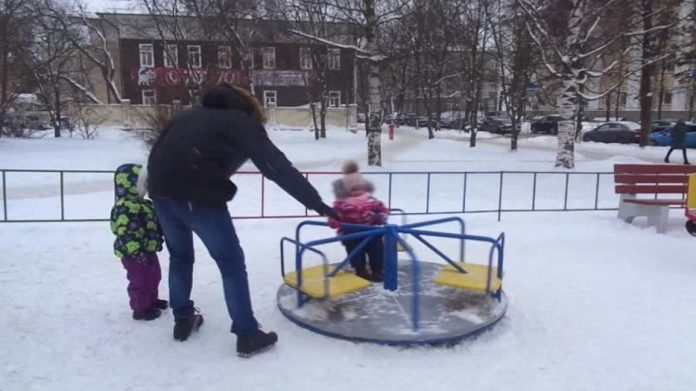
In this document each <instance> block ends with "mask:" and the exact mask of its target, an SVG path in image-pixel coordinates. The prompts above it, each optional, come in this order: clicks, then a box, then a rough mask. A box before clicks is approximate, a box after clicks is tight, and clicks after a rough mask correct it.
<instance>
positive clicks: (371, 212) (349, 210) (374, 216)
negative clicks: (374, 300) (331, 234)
mask: <svg viewBox="0 0 696 391" xmlns="http://www.w3.org/2000/svg"><path fill="white" fill-rule="evenodd" d="M343 173H344V176H343V178H341V179H338V180H336V181H334V183H333V188H334V194H335V195H336V201H335V202H334V204H333V208H334V210H335V211H336V213H337V214H338V216H339V217H340V221H336V220H334V219H330V220H329V225H330V226H331V227H332V228H338V234H339V235H343V234H347V233H349V232H344V230H343V229H341V228H340V224H341V223H346V224H364V225H382V224H384V223H385V222H386V220H387V216H388V215H389V210H388V209H387V207H386V206H384V203H382V201H380V200H378V199H377V198H375V197H374V196H373V195H372V192H373V191H374V186H373V185H372V183H370V182H368V181H366V180H365V179H364V178H363V176H362V175H361V174H360V171H359V168H358V165H357V163H355V162H354V161H348V162H346V163H345V164H344V165H343ZM363 240H364V238H360V239H351V240H344V241H343V245H344V246H345V247H346V252H347V253H348V254H350V253H351V252H352V251H353V250H354V249H355V248H356V247H358V246H359V245H360V243H362V242H363ZM366 258H369V264H370V270H369V271H368V269H367V259H366ZM350 263H351V265H352V266H353V268H354V269H355V274H356V275H357V276H358V277H362V278H364V279H366V280H370V281H374V282H381V281H382V280H383V279H384V270H383V269H384V244H383V242H382V237H381V236H380V237H374V238H372V239H371V240H370V242H369V243H367V245H366V246H365V247H363V249H362V251H360V252H359V253H357V254H355V256H354V257H353V258H352V259H351V261H350Z"/></svg>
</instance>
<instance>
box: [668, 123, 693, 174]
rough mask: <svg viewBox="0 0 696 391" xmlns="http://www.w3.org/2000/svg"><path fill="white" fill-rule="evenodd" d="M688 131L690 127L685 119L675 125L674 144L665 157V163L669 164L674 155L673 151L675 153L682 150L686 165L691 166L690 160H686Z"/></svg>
mask: <svg viewBox="0 0 696 391" xmlns="http://www.w3.org/2000/svg"><path fill="white" fill-rule="evenodd" d="M687 130H688V126H686V124H685V123H684V120H683V119H680V120H679V121H677V124H676V125H674V128H672V144H671V146H670V148H669V151H668V152H667V156H665V163H669V155H671V154H672V151H674V150H675V149H681V150H682V156H683V157H684V164H690V163H689V160H688V159H687V158H686V132H687Z"/></svg>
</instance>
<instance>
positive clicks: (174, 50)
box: [162, 43, 179, 68]
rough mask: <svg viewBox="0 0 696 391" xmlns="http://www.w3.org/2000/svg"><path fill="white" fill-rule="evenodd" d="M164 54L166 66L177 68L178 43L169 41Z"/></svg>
mask: <svg viewBox="0 0 696 391" xmlns="http://www.w3.org/2000/svg"><path fill="white" fill-rule="evenodd" d="M162 55H163V57H164V61H163V63H164V67H165V68H176V67H178V66H179V46H178V45H177V44H172V43H168V44H166V45H164V50H163V51H162ZM170 60H171V61H170Z"/></svg>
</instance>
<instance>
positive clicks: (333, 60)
mask: <svg viewBox="0 0 696 391" xmlns="http://www.w3.org/2000/svg"><path fill="white" fill-rule="evenodd" d="M328 54H329V56H328V57H329V69H330V70H332V71H340V70H341V49H338V48H329V53H328Z"/></svg>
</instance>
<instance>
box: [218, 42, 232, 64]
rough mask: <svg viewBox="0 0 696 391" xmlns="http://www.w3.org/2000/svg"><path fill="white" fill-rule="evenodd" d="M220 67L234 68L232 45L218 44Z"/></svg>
mask: <svg viewBox="0 0 696 391" xmlns="http://www.w3.org/2000/svg"><path fill="white" fill-rule="evenodd" d="M218 68H222V69H231V68H232V46H230V45H221V46H218Z"/></svg>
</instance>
